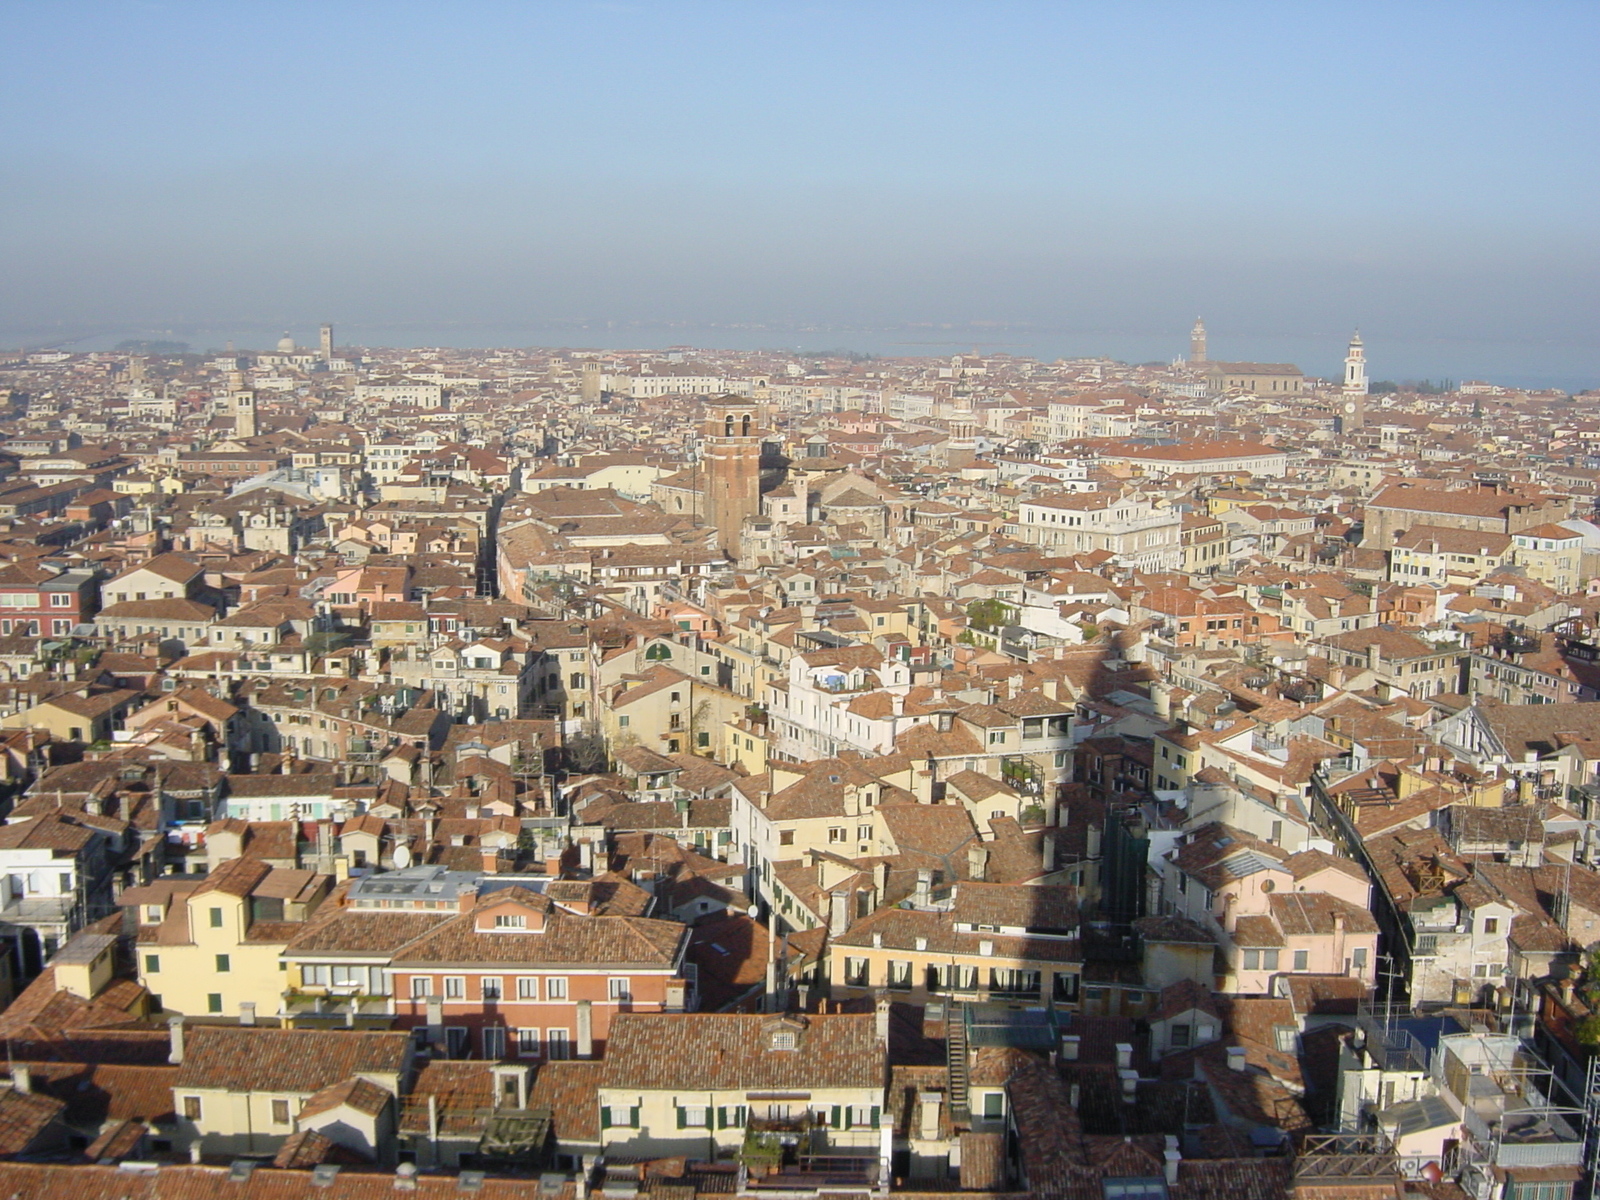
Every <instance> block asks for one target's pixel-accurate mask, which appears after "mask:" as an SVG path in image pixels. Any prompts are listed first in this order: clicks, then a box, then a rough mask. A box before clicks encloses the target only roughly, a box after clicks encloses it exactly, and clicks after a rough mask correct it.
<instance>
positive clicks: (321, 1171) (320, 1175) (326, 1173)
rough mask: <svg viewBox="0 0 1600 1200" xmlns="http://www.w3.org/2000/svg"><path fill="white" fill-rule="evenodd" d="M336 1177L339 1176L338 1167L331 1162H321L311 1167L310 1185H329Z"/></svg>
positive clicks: (331, 1184)
mask: <svg viewBox="0 0 1600 1200" xmlns="http://www.w3.org/2000/svg"><path fill="white" fill-rule="evenodd" d="M337 1178H339V1168H338V1167H336V1166H335V1165H334V1164H332V1163H322V1164H320V1165H318V1166H315V1167H312V1168H311V1186H312V1187H331V1186H333V1181H334V1180H335V1179H337Z"/></svg>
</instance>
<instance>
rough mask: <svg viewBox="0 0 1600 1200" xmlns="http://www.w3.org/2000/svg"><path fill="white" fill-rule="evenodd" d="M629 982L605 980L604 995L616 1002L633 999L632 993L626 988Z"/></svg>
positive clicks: (624, 980) (625, 980)
mask: <svg viewBox="0 0 1600 1200" xmlns="http://www.w3.org/2000/svg"><path fill="white" fill-rule="evenodd" d="M629 982H630V981H629V980H627V979H608V980H606V995H608V996H609V997H610V998H611V999H613V1000H616V1001H618V1002H623V1001H627V1000H631V999H633V991H632V989H631V988H630V987H629V986H628V985H629Z"/></svg>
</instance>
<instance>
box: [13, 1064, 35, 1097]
mask: <svg viewBox="0 0 1600 1200" xmlns="http://www.w3.org/2000/svg"><path fill="white" fill-rule="evenodd" d="M11 1090H12V1091H14V1092H31V1091H33V1068H32V1067H30V1066H28V1064H27V1063H12V1064H11Z"/></svg>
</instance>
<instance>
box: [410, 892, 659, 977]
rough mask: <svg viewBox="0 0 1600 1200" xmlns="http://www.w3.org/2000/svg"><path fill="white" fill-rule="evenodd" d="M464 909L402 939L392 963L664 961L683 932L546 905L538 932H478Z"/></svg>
mask: <svg viewBox="0 0 1600 1200" xmlns="http://www.w3.org/2000/svg"><path fill="white" fill-rule="evenodd" d="M477 919H478V913H477V912H476V911H469V912H465V913H462V914H460V915H459V916H456V917H452V918H451V919H450V920H448V921H446V922H445V923H444V924H443V925H441V926H439V927H438V928H437V929H434V930H432V931H430V932H428V933H425V934H423V935H422V936H421V937H419V938H417V939H416V940H415V941H413V942H411V943H409V944H407V945H406V946H405V947H404V949H403V950H400V951H397V952H396V953H395V956H394V963H395V965H396V966H402V965H404V966H433V965H449V964H455V963H460V964H463V965H467V964H473V963H507V964H523V963H525V964H529V965H532V964H535V963H537V964H561V965H568V964H570V965H575V966H590V965H597V964H605V965H608V966H610V965H619V966H620V965H622V964H628V965H639V966H655V967H659V966H669V965H671V964H673V963H675V962H676V961H677V958H678V949H679V947H680V946H681V945H682V944H683V942H684V940H685V939H686V938H687V937H688V933H689V930H688V926H686V925H680V924H678V923H677V922H675V921H658V920H654V919H652V918H649V917H608V916H593V915H578V914H574V913H569V912H566V911H565V910H563V909H560V908H555V907H553V906H552V907H551V909H550V911H549V912H548V913H547V914H546V916H545V924H544V929H543V930H541V931H538V932H533V931H529V932H526V933H504V932H494V931H479V930H478V929H477V928H476V921H477Z"/></svg>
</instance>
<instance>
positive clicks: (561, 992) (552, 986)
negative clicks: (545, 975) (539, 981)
mask: <svg viewBox="0 0 1600 1200" xmlns="http://www.w3.org/2000/svg"><path fill="white" fill-rule="evenodd" d="M544 998H545V999H546V1000H565V999H566V998H567V981H566V980H565V979H563V978H559V977H558V978H554V979H546V980H545V981H544ZM552 1032H554V1031H552Z"/></svg>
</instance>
